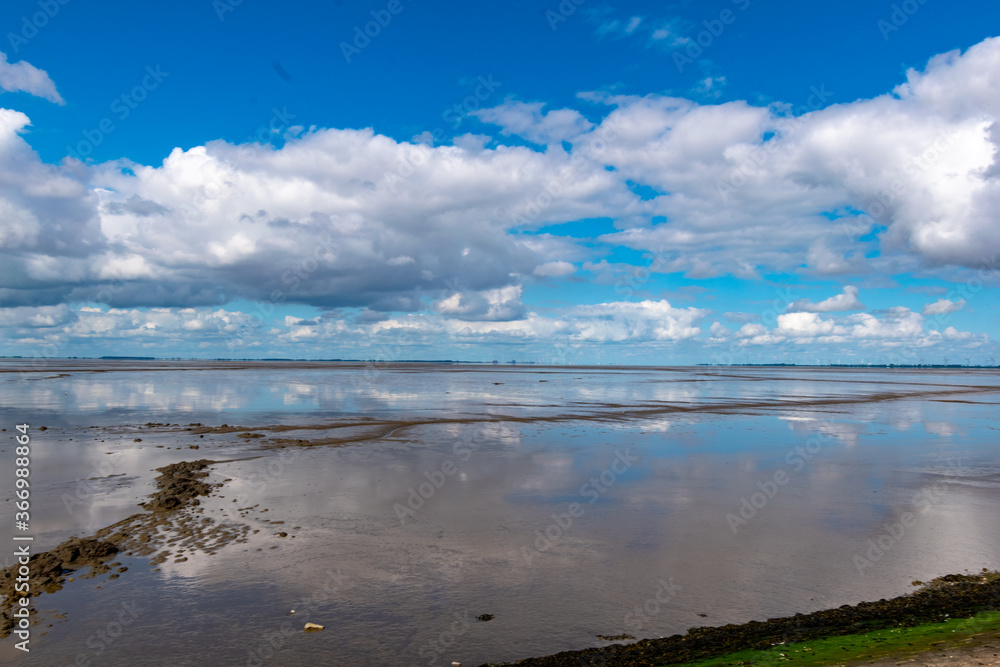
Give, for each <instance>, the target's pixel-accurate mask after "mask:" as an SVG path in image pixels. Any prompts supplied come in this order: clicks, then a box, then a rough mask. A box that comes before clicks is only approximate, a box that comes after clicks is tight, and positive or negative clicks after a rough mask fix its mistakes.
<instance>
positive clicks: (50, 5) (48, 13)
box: [7, 0, 70, 54]
mask: <svg viewBox="0 0 1000 667" xmlns="http://www.w3.org/2000/svg"><path fill="white" fill-rule="evenodd" d="M69 2H70V0H39V2H38V10H39V11H37V12H34V13H32V14H31V15H30V16H29V15H28V14H25V15H24V16H22V17H21V29H20V30H19V31H18V32H16V33H15V32H8V33H7V42H9V43H10V48H11V50H13V51H14V53H15V54H16V53H17V52H18V51H20V50H21V47H22V46H26V45H27V44H28V42H30V41H31V40H32V39H34V38H35V37H36V36H37V35H38V31H39V30H41V29H42V28H44V27H45V26H47V25H48V24H49V21H51V20H52V19H54V18H55V17H56V15H57V14H59V11H60V10H61V9H62V8H63V7H65V6H66V5H68V4H69Z"/></svg>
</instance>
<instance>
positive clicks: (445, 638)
mask: <svg viewBox="0 0 1000 667" xmlns="http://www.w3.org/2000/svg"><path fill="white" fill-rule="evenodd" d="M452 615H453V616H454V617H455V620H454V621H452V622H451V623H449V624H448V629H447V630H442V631H441V634H439V635H438V636H437V637H435V638H434V639H433V640H431V641H428V642H425V643H424V644H423V646H421V647H420V648H419V649H418V650H417V655H419V656H420V659H421V660H426V661H427V665H429V667H435V665H438V664H439V663H438V660H440V658H441V656H442V655H444V653H445V652H446V651H448V650H449V649H451V648H452V647H453V646H455V643H456V642H457V641H458V638H459V637H462V636H464V635H465V633H466V632H468V631H469V627H470V626H471V625H472V621H471V620H470V618H469V612H468V610H466V611H465V612H463V613H461V614H460V613H458V612H457V611H456V612H452Z"/></svg>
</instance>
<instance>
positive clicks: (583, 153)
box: [497, 116, 622, 225]
mask: <svg viewBox="0 0 1000 667" xmlns="http://www.w3.org/2000/svg"><path fill="white" fill-rule="evenodd" d="M620 123H621V121H620V120H619V119H618V118H616V117H613V116H609V117H608V118H605V119H604V122H603V123H601V125H600V127H599V129H597V130H595V131H594V132H593V133H592V134H591V136H589V137H588V138H587V140H586V142H585V143H584V144H583V145H582V146H581V148H580V150H579V151H577V149H576V147H575V146H574V147H573V154H572V156H571V157H570V160H569V163H568V164H566V166H564V167H563V168H562V169H560V170H559V171H558V172H557V173H556V174H554V175H553V176H552V177H550V178H548V179H547V180H546V181H545V182H544V183H543V184H542V187H541V191H540V192H538V193H536V194H535V195H533V196H531V197H530V198H529V199H528V203H527V204H522V205H520V206H519V207H518V209H517V210H514V211H512V212H510V214H509V216H508V217H509V220H510V223H511V224H512V225H527V224H530V223H532V222H534V221H535V220H537V219H538V218H539V217H540V216H541V215H542V214H543V213H544V212H545V211H546V210H548V209H549V208H550V207H551V206H553V205H554V204H555V203H556V202H557V201H558V200H559V199H560V198H561V197H562V196H563V194H565V192H566V188H568V187H569V186H570V185H571V184H572V183H573V182H574V181H576V180H577V179H578V178H579V177H580V176H581V175H582V174H583V173H584V172H585V171H586V169H587V168H588V167H592V166H593V165H594V164H597V163H599V162H600V160H601V156H602V155H604V153H605V152H607V150H608V147H609V145H612V144H614V142H616V141H617V140H618V139H620V138H621V134H620V130H621V129H622V127H621V124H620ZM497 215H499V216H504V215H506V212H505V211H504V210H502V209H501V210H498V211H497Z"/></svg>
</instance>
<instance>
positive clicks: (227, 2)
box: [212, 0, 243, 22]
mask: <svg viewBox="0 0 1000 667" xmlns="http://www.w3.org/2000/svg"><path fill="white" fill-rule="evenodd" d="M242 4H243V0H212V9H214V10H215V15H216V16H218V17H219V21H220V22H222V21H225V20H226V14H231V13H232V12H235V11H236V8H237V7H239V6H240V5H242Z"/></svg>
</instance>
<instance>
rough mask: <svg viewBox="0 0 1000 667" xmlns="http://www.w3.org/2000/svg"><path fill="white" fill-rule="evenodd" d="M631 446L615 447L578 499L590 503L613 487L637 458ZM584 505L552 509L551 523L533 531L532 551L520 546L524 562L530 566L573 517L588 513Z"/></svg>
mask: <svg viewBox="0 0 1000 667" xmlns="http://www.w3.org/2000/svg"><path fill="white" fill-rule="evenodd" d="M631 452H632V448H631V447H630V448H628V449H626V450H625V451H624V452H622V451H621V450H615V458H614V460H613V461H612V462H611V465H609V466H608V467H607V468H605V469H604V470H602V471H601V473H600V474H599V475H596V476H594V477H591V478H590V479H589V480H587V481H586V482H584V483H583V484H582V485H581V486H580V490H579V494H580V498H581V500H582V499H584V498H587V499H588V500H587V501H586V505H593V504H594V503H596V502H597V501H598V500H600V498H601V496H603V495H604V494H605V493H607V492H608V489H610V488H611V487H612V486H614V485H615V484H616V483H617V482H618V478H619V476H621V475H622V474H624V473H625V472H626V471H628V470H629V469H630V468H631V467H632V466H633V465H634V464H635V463H636V462H637V461H638V460H639V457H638V456H633V455H632V453H631ZM586 505H585V504H583V503H580V502H572V503H570V504H569V505H568V506H567V507H566V511H565V512H553V513H552V514H551V515H550V516H551V517H552V523H550V524H549V525H548V526H546V527H545V529H544V530H536V531H535V542H534V551H535V553H532V552H531V551H529V550H528V548H527V547H521V556H522V557H523V558H524V562H525V563H527V564H528V565H531V563H532V561H533V560H534V559H535V558H537V557H538V554H541V553H545V552H546V551H548V550H549V549H551V548H552V547H553V545H554V544H555V543H556V542H558V541H559V540H560V539H562V537H563V536H564V535H566V533H568V532H569V531H570V529H571V528H572V527H573V522H574V519H580V518H582V517H583V516H584V515H585V514H586V513H587V508H586Z"/></svg>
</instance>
